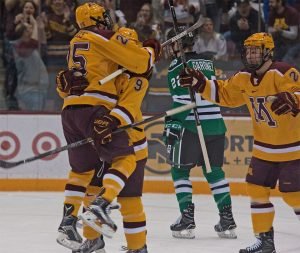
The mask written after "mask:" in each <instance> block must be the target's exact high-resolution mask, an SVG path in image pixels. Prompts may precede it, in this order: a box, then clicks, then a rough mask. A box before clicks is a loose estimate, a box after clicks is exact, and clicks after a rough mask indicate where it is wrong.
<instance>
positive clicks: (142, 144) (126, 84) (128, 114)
mask: <svg viewBox="0 0 300 253" xmlns="http://www.w3.org/2000/svg"><path fill="white" fill-rule="evenodd" d="M128 78H129V77H128V75H127V74H122V75H120V76H118V77H117V78H116V81H115V86H116V90H117V95H118V103H117V105H116V106H115V107H114V108H113V109H112V110H111V112H110V114H111V115H113V116H114V117H116V118H118V119H119V120H120V122H121V125H128V124H133V123H134V122H138V121H141V120H143V115H142V111H141V106H142V102H143V99H144V97H145V95H146V92H147V89H148V86H149V82H148V80H147V79H146V78H142V77H133V78H130V79H128ZM127 133H128V135H129V137H130V140H131V141H132V143H133V147H134V151H135V154H136V160H137V161H139V160H142V159H145V158H147V157H148V143H147V139H146V134H145V131H144V126H138V128H137V129H134V128H130V129H128V130H127Z"/></svg>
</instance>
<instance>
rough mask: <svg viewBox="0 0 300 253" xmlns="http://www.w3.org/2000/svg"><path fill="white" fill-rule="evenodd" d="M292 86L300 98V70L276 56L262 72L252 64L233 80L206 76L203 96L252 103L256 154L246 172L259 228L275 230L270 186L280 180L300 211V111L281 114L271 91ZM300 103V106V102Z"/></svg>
mask: <svg viewBox="0 0 300 253" xmlns="http://www.w3.org/2000/svg"><path fill="white" fill-rule="evenodd" d="M281 92H290V93H291V94H294V95H295V96H296V97H297V98H298V100H299V101H300V73H299V72H298V71H297V70H296V69H295V68H293V67H291V66H290V65H288V64H285V63H282V62H273V63H272V65H271V66H270V67H269V69H268V70H267V71H266V72H265V73H264V75H262V76H261V77H257V76H255V74H253V73H252V74H251V72H249V71H247V70H241V71H239V72H237V73H236V74H235V75H234V76H233V77H231V78H230V79H228V80H224V81H223V80H212V81H208V80H207V81H206V85H205V88H204V91H203V93H202V96H203V97H204V98H205V99H207V100H210V101H213V102H215V103H217V104H219V105H221V106H227V107H237V106H241V105H244V104H246V105H247V107H248V109H249V112H250V115H251V118H252V125H253V137H254V145H253V157H252V160H251V164H250V167H249V171H248V174H247V177H246V181H247V182H248V184H247V190H248V194H249V196H250V197H251V216H252V224H253V230H254V233H256V234H259V233H264V232H268V231H270V230H271V227H272V224H273V219H274V215H275V210H274V206H273V204H272V203H271V202H270V199H269V198H270V188H274V187H275V186H276V183H277V180H278V179H279V190H280V191H281V192H282V195H283V199H284V201H285V202H286V203H287V204H288V205H289V206H291V207H292V208H293V209H294V211H295V214H296V215H297V216H298V217H299V213H300V201H299V200H300V177H299V172H300V170H299V164H300V130H299V128H298V127H296V126H298V125H299V124H300V116H299V115H296V116H295V115H292V114H291V113H287V114H284V115H276V114H275V113H274V112H273V111H272V110H271V104H272V103H271V101H269V100H268V99H267V97H268V96H269V95H275V94H278V93H281ZM298 109H299V108H298Z"/></svg>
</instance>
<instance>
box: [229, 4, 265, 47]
mask: <svg viewBox="0 0 300 253" xmlns="http://www.w3.org/2000/svg"><path fill="white" fill-rule="evenodd" d="M236 5H237V10H236V12H235V14H234V15H233V16H232V18H231V19H230V22H229V29H230V32H231V40H232V41H233V42H234V44H235V46H236V49H237V51H238V52H241V49H242V45H243V42H244V40H245V39H246V38H248V37H249V36H250V35H251V34H253V33H256V32H263V31H265V25H264V22H263V19H262V17H260V16H259V13H258V11H257V10H255V9H254V8H253V7H252V6H251V5H250V1H249V0H236ZM259 21H260V26H259V25H258V24H259ZM259 27H260V31H259Z"/></svg>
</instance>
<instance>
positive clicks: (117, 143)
mask: <svg viewBox="0 0 300 253" xmlns="http://www.w3.org/2000/svg"><path fill="white" fill-rule="evenodd" d="M76 22H77V24H78V26H79V28H80V31H79V32H78V33H77V34H76V35H75V36H74V38H73V39H72V40H71V42H70V52H69V55H68V67H69V69H72V68H76V69H80V71H81V73H82V74H83V75H84V76H85V77H86V79H87V80H88V83H78V85H75V86H74V87H73V86H72V87H68V86H67V87H63V86H61V87H60V88H58V92H59V94H60V95H61V97H63V98H64V105H63V111H62V124H63V130H64V135H65V138H66V141H67V143H72V142H75V141H78V140H81V139H83V138H87V137H91V136H92V137H93V139H94V145H85V146H82V147H78V148H75V149H72V150H69V151H68V154H69V162H70V165H71V168H72V170H71V172H70V174H69V178H68V182H67V184H66V187H65V201H64V216H63V219H62V222H61V224H60V226H59V229H58V231H59V235H58V238H57V241H58V243H60V244H62V245H63V246H65V247H68V248H70V249H72V250H78V249H79V247H80V245H81V242H82V238H81V236H80V235H79V233H78V232H77V230H76V222H77V219H78V218H77V215H78V210H79V207H80V205H81V202H82V200H83V198H84V196H85V192H86V187H87V186H88V185H89V183H90V181H91V179H92V177H93V175H94V171H95V168H96V167H97V166H98V164H99V157H100V158H101V160H103V161H106V162H108V163H110V164H111V167H110V168H109V170H108V171H107V173H106V174H105V176H104V178H103V191H102V192H101V194H100V195H99V196H98V197H97V198H96V199H95V200H94V201H93V202H92V203H91V205H90V206H89V207H88V208H87V210H88V211H87V212H85V213H84V214H83V215H82V219H83V221H84V222H85V223H87V224H88V225H89V226H93V227H94V228H95V229H96V230H97V231H99V232H102V233H103V234H104V235H107V236H112V234H113V233H114V232H115V231H116V229H117V227H116V225H115V223H114V222H113V221H112V220H111V218H110V216H109V209H111V208H113V206H112V205H111V202H112V201H113V200H114V199H115V198H116V197H117V195H118V194H119V193H120V192H121V191H122V189H123V187H124V185H125V184H126V182H127V180H128V178H129V177H130V175H131V174H132V173H133V172H134V170H135V169H136V157H135V154H134V146H133V145H132V144H131V141H130V139H129V137H128V134H127V133H126V132H120V133H118V134H115V135H113V136H112V132H113V131H114V130H115V129H117V128H118V127H119V126H121V125H125V124H129V123H132V122H133V120H134V119H133V118H132V117H131V116H130V115H129V114H128V110H127V108H124V107H121V106H118V105H117V99H118V94H117V90H116V86H115V84H114V80H111V81H109V82H107V83H106V84H105V85H102V86H100V85H99V84H98V80H101V79H102V78H104V77H106V76H107V75H109V74H111V73H112V72H114V71H115V70H117V68H118V66H123V67H125V68H126V69H128V70H129V71H132V72H134V73H140V74H141V73H147V72H148V71H149V70H151V68H152V64H153V63H154V61H155V60H157V59H158V57H159V54H160V44H159V43H158V42H157V41H156V40H148V41H145V42H144V43H143V46H141V45H138V44H137V43H135V42H133V41H130V40H128V39H126V38H125V37H124V36H122V35H121V34H120V33H118V31H117V32H113V31H112V30H111V27H112V22H111V19H110V16H109V14H108V12H107V11H106V10H105V9H104V8H103V7H102V6H101V5H99V4H95V3H85V4H83V5H81V6H79V7H78V8H77V9H76ZM128 59H134V61H129V60H128ZM82 91H83V92H82Z"/></svg>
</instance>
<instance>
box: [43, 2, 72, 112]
mask: <svg viewBox="0 0 300 253" xmlns="http://www.w3.org/2000/svg"><path fill="white" fill-rule="evenodd" d="M48 7H49V8H48V9H46V10H47V12H43V19H44V22H45V23H46V35H47V61H46V64H47V67H48V71H49V79H50V83H55V77H56V73H57V72H58V71H59V70H60V69H61V68H65V67H66V64H67V63H66V57H67V54H68V50H69V42H70V40H71V38H72V36H74V35H75V33H76V32H77V29H76V27H75V25H74V24H75V23H74V20H73V19H72V17H73V16H72V15H71V9H70V7H69V6H68V5H67V3H66V1H65V0H51V1H50V5H49V6H48ZM47 100H48V101H47V103H48V104H47V107H48V108H49V109H50V110H54V111H56V110H60V108H61V103H62V101H61V99H60V98H59V97H58V95H57V93H56V91H55V87H54V86H50V87H49V91H48V99H47Z"/></svg>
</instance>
